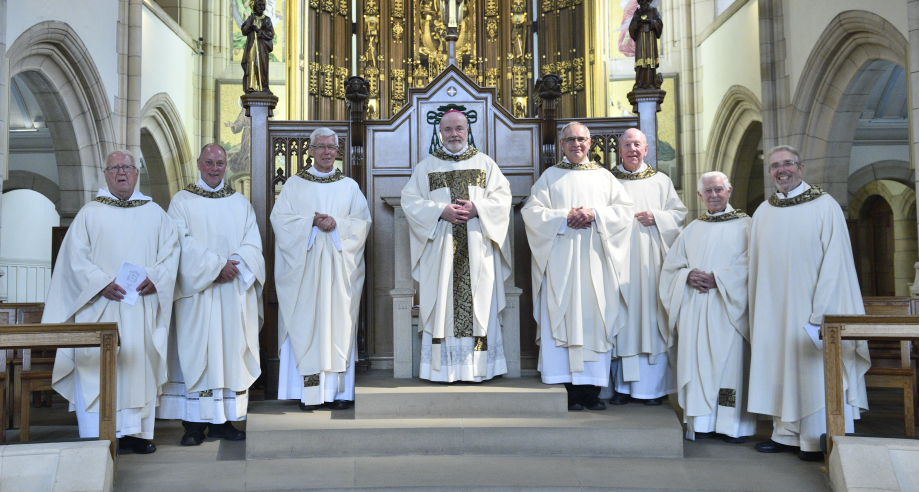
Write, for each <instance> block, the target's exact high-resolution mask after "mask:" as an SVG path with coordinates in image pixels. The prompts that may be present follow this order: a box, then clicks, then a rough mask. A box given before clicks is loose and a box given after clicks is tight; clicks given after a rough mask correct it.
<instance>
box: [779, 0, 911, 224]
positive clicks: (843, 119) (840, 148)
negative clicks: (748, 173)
mask: <svg viewBox="0 0 919 492" xmlns="http://www.w3.org/2000/svg"><path fill="white" fill-rule="evenodd" d="M907 47H908V43H907V41H906V39H905V38H904V37H903V35H902V34H901V33H900V31H899V30H898V29H897V28H896V27H894V26H893V25H892V24H890V23H889V22H887V21H886V20H884V19H883V18H882V17H880V16H878V15H877V14H874V13H872V12H867V11H861V10H853V11H847V12H843V13H841V14H839V15H838V16H836V18H834V19H833V20H832V21H830V23H829V24H828V25H827V27H826V29H825V30H824V32H823V34H822V35H821V36H820V38H819V39H818V41H817V43H816V45H815V46H814V49H813V50H812V51H811V54H810V56H809V57H808V60H807V64H806V65H805V67H806V68H805V70H804V72H803V73H802V77H801V80H800V82H799V84H798V87H797V90H796V92H795V96H794V101H793V107H792V118H791V125H790V129H789V134H790V135H792V137H791V139H790V140H791V142H790V143H791V144H792V145H795V146H797V147H798V148H799V150H800V151H801V155H802V158H803V160H804V162H805V164H806V166H807V168H806V169H807V171H806V174H805V179H806V180H807V181H808V182H809V183H814V184H819V185H820V186H822V187H824V188H825V189H826V190H827V191H828V192H829V193H830V194H832V195H833V197H834V198H836V200H837V201H839V203H840V205H842V206H843V207H845V206H846V204H847V203H846V202H847V200H848V183H847V179H846V178H847V177H848V175H849V167H848V166H849V160H850V155H851V149H852V140H853V136H854V134H855V129H856V126H857V123H858V120H859V118H860V116H861V115H862V113H863V111H864V108H865V103H866V101H867V100H868V98H869V96H870V94H871V87H873V86H874V84H875V83H876V82H877V79H876V77H877V76H879V74H880V71H879V70H877V69H878V65H877V64H876V63H874V62H877V61H883V62H888V63H893V64H896V65H899V66H900V67H903V66H905V65H906V62H907Z"/></svg>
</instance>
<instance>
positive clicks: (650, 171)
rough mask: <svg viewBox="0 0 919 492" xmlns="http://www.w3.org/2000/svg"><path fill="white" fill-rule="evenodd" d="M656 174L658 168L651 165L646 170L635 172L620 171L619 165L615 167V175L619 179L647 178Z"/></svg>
mask: <svg viewBox="0 0 919 492" xmlns="http://www.w3.org/2000/svg"><path fill="white" fill-rule="evenodd" d="M655 174H657V170H655V169H654V168H653V167H651V166H648V168H647V169H645V170H644V171H642V172H640V173H634V174H631V173H627V172H623V171H620V170H619V167H614V168H613V176H616V178H617V179H626V180H636V179H645V178H650V177H651V176H654V175H655Z"/></svg>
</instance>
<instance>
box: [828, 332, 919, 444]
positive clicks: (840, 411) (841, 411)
mask: <svg viewBox="0 0 919 492" xmlns="http://www.w3.org/2000/svg"><path fill="white" fill-rule="evenodd" d="M820 336H821V338H823V373H824V385H825V386H824V390H825V394H826V442H827V456H829V455H830V453H832V451H833V437H835V436H844V435H845V434H846V419H845V392H844V391H843V388H842V378H843V367H842V351H841V342H842V340H912V341H919V316H829V315H828V316H824V319H823V326H822V327H821V329H820ZM909 407H910V410H909V411H910V413H912V405H910V406H909ZM912 422H913V421H912V419H910V420H909V421H908V423H907V425H910V424H911V423H912ZM912 425H915V424H912Z"/></svg>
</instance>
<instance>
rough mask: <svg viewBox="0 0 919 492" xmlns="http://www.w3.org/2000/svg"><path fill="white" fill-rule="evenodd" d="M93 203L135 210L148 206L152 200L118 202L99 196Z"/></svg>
mask: <svg viewBox="0 0 919 492" xmlns="http://www.w3.org/2000/svg"><path fill="white" fill-rule="evenodd" d="M93 201H96V202H99V203H101V204H103V205H111V206H113V207H120V208H134V207H139V206H141V205H146V204H147V203H149V202H150V200H118V199H115V198H109V197H107V196H97V197H96V198H94V199H93Z"/></svg>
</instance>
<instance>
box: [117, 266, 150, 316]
mask: <svg viewBox="0 0 919 492" xmlns="http://www.w3.org/2000/svg"><path fill="white" fill-rule="evenodd" d="M145 278H147V271H146V270H144V267H140V266H137V265H135V264H133V263H128V262H126V261H124V262H122V263H121V269H120V270H118V275H117V276H116V277H115V283H116V284H118V286H119V287H121V288H122V289H124V290H125V291H126V292H127V294H125V295H124V299H122V300H121V302H124V303H126V304H130V305H131V306H133V305H134V303H135V302H137V297H138V296H139V295H140V294H139V293H138V292H137V286H138V285H140V283H141V282H143V281H144V279H145Z"/></svg>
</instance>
